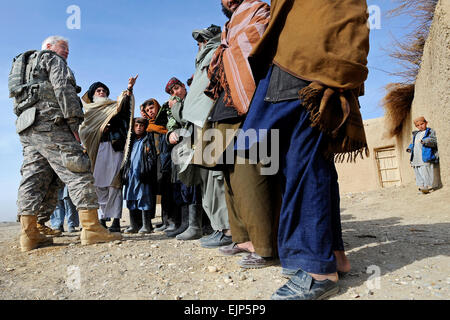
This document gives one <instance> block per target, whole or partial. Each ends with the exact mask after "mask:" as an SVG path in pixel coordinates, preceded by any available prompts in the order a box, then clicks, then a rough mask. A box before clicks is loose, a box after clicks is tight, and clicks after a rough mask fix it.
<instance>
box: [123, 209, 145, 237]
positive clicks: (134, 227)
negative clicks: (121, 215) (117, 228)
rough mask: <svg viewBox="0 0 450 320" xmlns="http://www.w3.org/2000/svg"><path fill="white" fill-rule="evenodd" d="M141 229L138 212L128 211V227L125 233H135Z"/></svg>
mask: <svg viewBox="0 0 450 320" xmlns="http://www.w3.org/2000/svg"><path fill="white" fill-rule="evenodd" d="M141 227H142V215H141V211H140V210H130V227H129V228H128V229H126V230H125V233H137V232H138V231H139V229H140V228H141Z"/></svg>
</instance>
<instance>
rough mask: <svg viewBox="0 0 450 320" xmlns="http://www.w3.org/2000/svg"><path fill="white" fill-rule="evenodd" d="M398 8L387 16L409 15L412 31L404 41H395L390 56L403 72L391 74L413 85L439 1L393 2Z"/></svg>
mask: <svg viewBox="0 0 450 320" xmlns="http://www.w3.org/2000/svg"><path fill="white" fill-rule="evenodd" d="M393 1H394V2H396V3H398V6H397V7H396V8H395V9H393V10H391V11H389V13H388V15H389V16H399V15H409V16H411V17H412V18H413V21H414V23H413V26H414V27H413V31H412V32H411V33H410V34H409V35H407V36H406V37H405V38H404V40H402V41H399V40H395V41H394V45H393V49H392V50H391V51H390V54H389V55H390V56H391V57H393V58H394V59H396V60H397V61H398V62H399V63H400V65H401V66H402V67H403V70H401V71H398V72H393V73H392V74H393V75H395V76H400V77H401V78H403V79H404V80H405V81H406V82H407V83H414V82H415V80H416V77H417V74H418V73H419V69H420V64H421V63H422V56H423V49H424V46H425V41H426V39H427V38H428V33H429V30H430V27H431V23H432V22H433V18H434V11H435V9H436V5H437V3H438V1H439V0H393Z"/></svg>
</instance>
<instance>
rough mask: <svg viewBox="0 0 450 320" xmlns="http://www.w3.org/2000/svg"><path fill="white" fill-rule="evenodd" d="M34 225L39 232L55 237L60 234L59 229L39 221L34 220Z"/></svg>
mask: <svg viewBox="0 0 450 320" xmlns="http://www.w3.org/2000/svg"><path fill="white" fill-rule="evenodd" d="M36 226H37V229H38V230H39V232H40V233H42V234H43V235H46V236H54V237H57V236H60V235H61V234H62V232H61V230H58V229H52V228H49V227H47V226H46V225H45V224H40V223H39V222H36Z"/></svg>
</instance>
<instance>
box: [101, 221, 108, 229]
mask: <svg viewBox="0 0 450 320" xmlns="http://www.w3.org/2000/svg"><path fill="white" fill-rule="evenodd" d="M100 224H101V225H102V227H103V228H105V229H108V227H107V226H106V219H100Z"/></svg>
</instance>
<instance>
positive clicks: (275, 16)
mask: <svg viewBox="0 0 450 320" xmlns="http://www.w3.org/2000/svg"><path fill="white" fill-rule="evenodd" d="M367 18H368V14H367V4H366V1H365V0H339V1H334V0H303V1H293V0H272V1H271V21H270V23H269V26H268V28H267V30H266V33H265V34H264V36H263V38H262V39H261V42H260V43H259V44H258V46H257V47H256V48H254V50H253V52H252V53H251V55H250V57H249V62H250V64H251V65H252V70H253V72H254V75H255V78H256V79H261V78H262V77H263V76H265V73H266V72H267V70H268V67H269V66H270V64H272V63H275V64H276V65H278V66H279V67H280V68H282V69H283V70H285V71H287V72H289V73H290V74H292V75H294V76H296V77H298V78H301V79H304V80H308V81H312V83H311V85H310V86H308V87H306V88H304V89H302V90H301V91H300V92H299V97H300V99H301V100H302V101H303V105H304V106H305V108H307V110H308V111H309V112H310V114H311V120H312V126H313V127H314V126H317V127H318V128H319V129H320V130H322V131H323V132H325V133H327V135H328V137H329V143H328V147H327V150H326V154H328V155H330V154H334V155H336V156H337V157H336V158H337V160H344V157H345V155H348V160H355V159H356V157H357V156H358V155H361V157H362V155H363V153H364V152H365V153H366V155H368V148H367V142H366V136H365V132H364V126H363V122H362V117H361V113H360V110H359V103H358V96H359V95H361V94H362V90H363V84H364V81H365V80H366V79H367V75H368V69H367V67H366V65H367V55H368V53H369V28H368V26H367Z"/></svg>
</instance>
